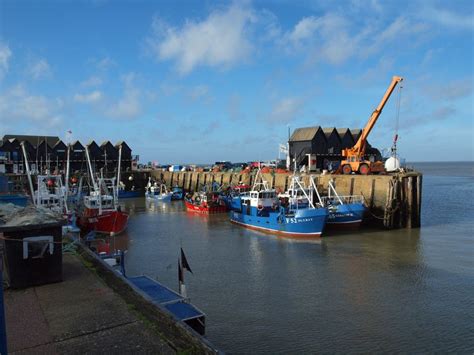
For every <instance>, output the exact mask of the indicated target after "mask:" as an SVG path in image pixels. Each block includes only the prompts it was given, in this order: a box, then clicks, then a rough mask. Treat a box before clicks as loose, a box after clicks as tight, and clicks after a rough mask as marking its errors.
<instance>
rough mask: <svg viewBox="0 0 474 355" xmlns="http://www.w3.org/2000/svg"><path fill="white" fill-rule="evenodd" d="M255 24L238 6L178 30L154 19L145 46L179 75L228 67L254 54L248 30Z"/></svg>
mask: <svg viewBox="0 0 474 355" xmlns="http://www.w3.org/2000/svg"><path fill="white" fill-rule="evenodd" d="M254 20H255V18H254V15H253V12H252V11H251V10H249V9H247V8H245V7H242V6H238V5H232V6H230V7H229V8H227V9H225V10H215V11H213V12H211V14H210V15H209V16H208V17H207V19H205V20H204V21H201V22H198V21H192V20H187V21H186V23H185V24H184V25H183V26H182V27H181V28H174V27H171V26H168V25H166V24H165V23H163V22H162V21H161V20H160V19H159V18H157V17H155V18H154V20H153V25H152V28H153V31H154V36H153V37H152V38H149V39H148V41H147V42H148V45H149V46H150V47H151V50H152V52H153V53H154V54H155V55H156V57H157V59H159V60H174V61H176V67H177V70H178V71H179V72H180V73H181V74H187V73H189V72H191V71H192V70H193V69H194V68H196V67H197V66H202V65H205V66H211V67H230V66H233V65H235V64H237V63H239V62H241V61H243V60H246V59H247V58H248V57H249V55H250V54H251V52H252V51H253V46H252V44H251V43H250V40H249V38H248V33H247V27H248V25H249V24H251V23H252V22H253V21H254Z"/></svg>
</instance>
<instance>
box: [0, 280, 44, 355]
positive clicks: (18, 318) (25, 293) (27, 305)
mask: <svg viewBox="0 0 474 355" xmlns="http://www.w3.org/2000/svg"><path fill="white" fill-rule="evenodd" d="M5 318H6V322H7V343H8V349H9V351H10V352H14V351H18V350H21V349H25V348H33V347H37V346H39V345H43V344H48V343H51V341H52V337H51V335H50V334H49V331H48V323H47V321H46V318H45V317H44V314H43V312H42V310H41V306H40V304H39V302H38V298H37V296H36V294H35V290H34V288H29V289H26V290H17V291H8V292H5Z"/></svg>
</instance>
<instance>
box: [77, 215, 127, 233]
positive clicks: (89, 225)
mask: <svg viewBox="0 0 474 355" xmlns="http://www.w3.org/2000/svg"><path fill="white" fill-rule="evenodd" d="M77 224H78V225H79V227H81V229H83V230H84V231H86V232H89V231H95V232H97V233H103V234H109V235H117V234H120V233H122V232H123V231H124V230H125V229H126V228H127V224H128V213H125V212H122V211H105V212H103V213H102V214H101V215H99V214H98V213H94V212H92V210H89V209H86V212H85V213H84V215H83V216H81V217H80V218H78V220H77Z"/></svg>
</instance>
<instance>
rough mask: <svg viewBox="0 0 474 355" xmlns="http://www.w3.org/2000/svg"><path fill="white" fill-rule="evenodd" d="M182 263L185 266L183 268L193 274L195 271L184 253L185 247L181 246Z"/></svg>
mask: <svg viewBox="0 0 474 355" xmlns="http://www.w3.org/2000/svg"><path fill="white" fill-rule="evenodd" d="M181 265H182V266H183V270H188V271H189V272H190V273H191V274H192V273H193V271H192V270H191V267H190V266H189V264H188V260H186V255H184V251H183V248H181Z"/></svg>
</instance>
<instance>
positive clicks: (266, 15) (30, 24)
mask: <svg viewBox="0 0 474 355" xmlns="http://www.w3.org/2000/svg"><path fill="white" fill-rule="evenodd" d="M473 13H474V2H472V1H460V0H459V1H429V0H423V1H416V0H415V1H413V0H412V1H389V0H385V1H377V0H364V1H362V0H346V1H344V0H341V1H329V0H325V1H309V0H297V1H284V0H274V1H242V2H240V1H235V2H221V1H191V0H188V1H171V0H170V1H151V0H146V1H144V0H136V1H125V0H121V1H120V0H119V1H109V0H83V1H81V0H78V1H72V0H63V1H59V0H58V1H39V0H38V1H25V0H19V1H13V0H0V135H3V134H32V135H38V134H40V135H43V134H44V135H55V136H59V137H61V138H62V139H65V138H66V131H68V130H71V131H72V138H73V139H74V140H75V139H79V140H80V141H81V142H84V143H85V142H88V141H90V140H95V141H96V142H99V143H100V142H102V141H104V140H110V141H112V142H117V141H120V140H125V141H126V142H127V143H128V144H129V146H130V147H131V148H132V150H133V154H139V155H140V161H141V162H143V163H146V162H148V161H154V162H157V163H163V164H164V163H210V162H214V161H220V160H230V161H232V162H245V161H253V160H268V159H274V158H276V157H278V146H279V144H280V143H285V142H286V141H287V139H288V131H289V130H290V131H291V132H292V131H293V130H294V129H296V128H299V127H307V126H319V125H321V126H324V127H349V128H363V127H364V126H365V124H366V122H367V120H368V118H369V117H370V115H371V113H372V112H373V110H374V109H375V107H377V105H378V103H379V102H380V100H381V98H382V96H383V94H384V92H385V90H386V89H387V87H388V85H389V84H390V81H391V79H392V77H393V76H394V75H397V76H402V77H403V78H404V80H403V83H402V85H401V87H402V89H401V91H399V90H398V89H397V90H396V91H394V93H393V95H392V97H391V98H390V99H389V101H388V102H387V104H386V106H385V109H384V111H383V112H382V114H381V116H380V118H379V120H378V122H377V123H376V125H375V127H374V129H373V130H372V132H371V134H370V136H369V141H370V143H371V144H372V145H373V146H376V147H377V148H379V149H381V150H382V149H386V148H389V147H390V146H391V145H392V140H393V136H394V133H395V132H396V129H397V127H398V134H399V140H398V152H399V154H400V155H401V156H402V157H403V158H405V159H407V161H449V160H457V161H462V160H470V161H472V160H473V157H474V147H473V138H472V137H473V135H474V130H473V118H474V107H473V105H474V104H473V102H474V100H473V85H474V70H473V65H474V64H473V63H474V61H473V54H474V19H473ZM399 98H400V110H398V109H397V103H398V102H399Z"/></svg>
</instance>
